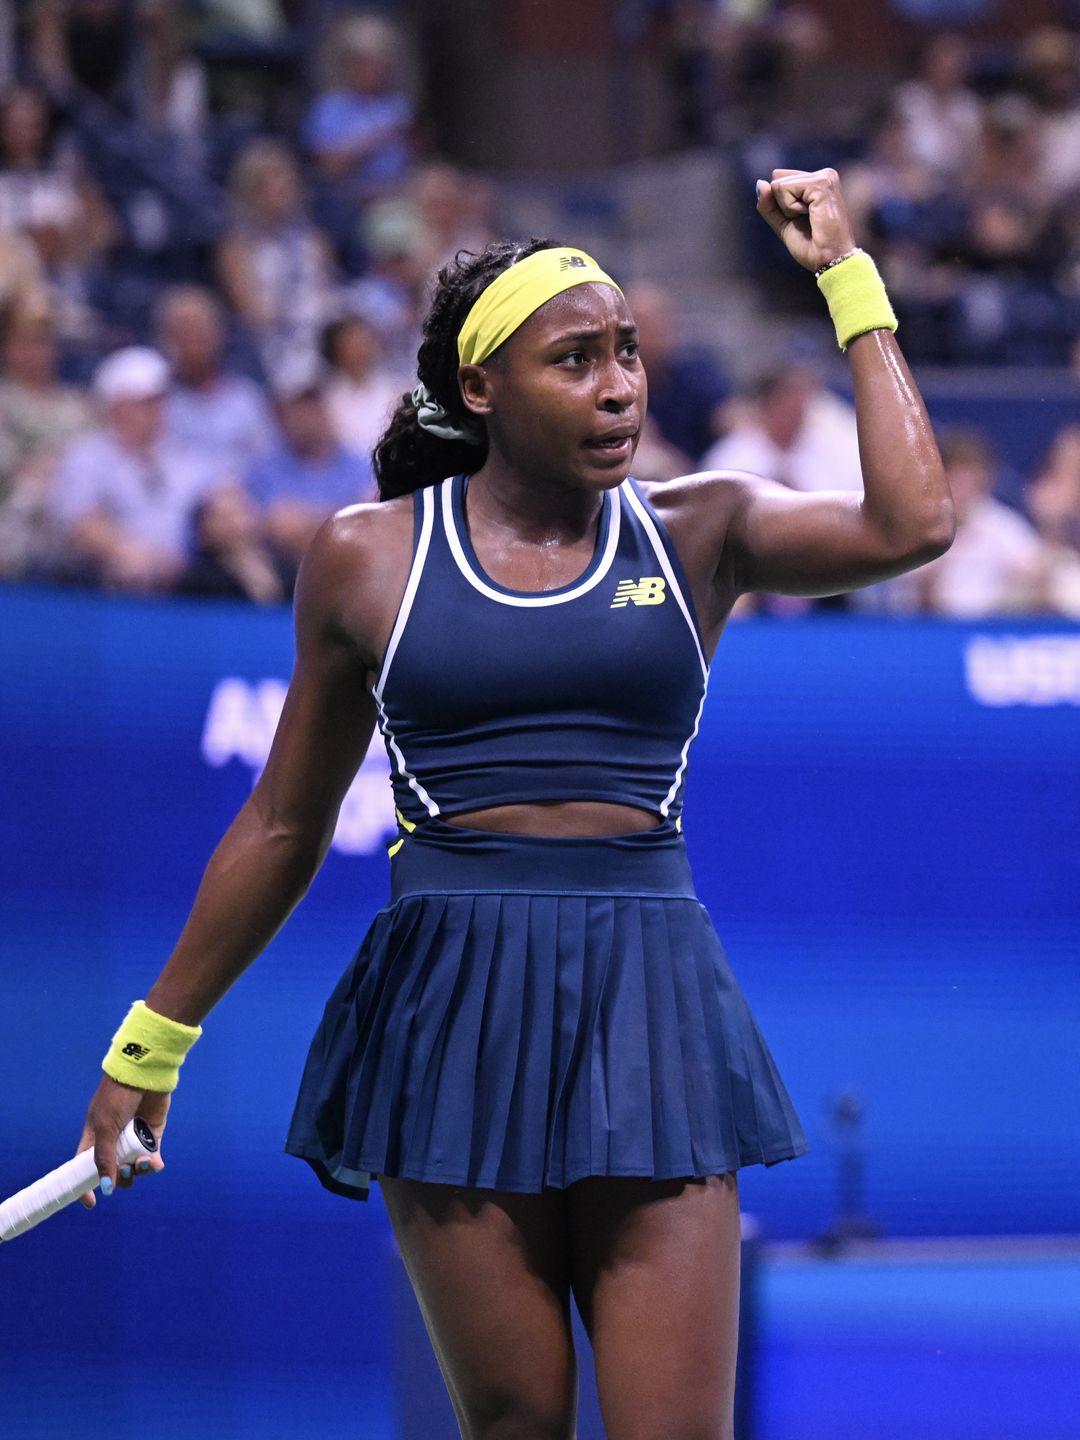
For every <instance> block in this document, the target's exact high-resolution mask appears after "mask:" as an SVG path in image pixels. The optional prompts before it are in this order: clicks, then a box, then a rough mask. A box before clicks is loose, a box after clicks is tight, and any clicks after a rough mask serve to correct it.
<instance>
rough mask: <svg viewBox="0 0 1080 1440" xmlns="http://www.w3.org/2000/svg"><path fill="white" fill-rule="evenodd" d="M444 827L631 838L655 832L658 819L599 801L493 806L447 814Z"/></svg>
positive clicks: (629, 808) (521, 833) (516, 833)
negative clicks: (645, 831) (642, 833)
mask: <svg viewBox="0 0 1080 1440" xmlns="http://www.w3.org/2000/svg"><path fill="white" fill-rule="evenodd" d="M446 822H447V824H448V825H461V826H463V827H465V828H467V829H469V830H493V831H495V832H497V833H498V834H501V835H567V836H574V835H576V836H591V835H635V834H637V833H638V832H640V831H642V830H655V829H656V827H657V826H658V825H659V824H660V820H659V817H658V816H656V815H654V814H652V813H651V812H650V811H648V810H636V809H634V808H633V807H632V806H630V805H611V804H608V803H607V801H603V800H553V801H549V802H548V803H547V804H543V805H495V806H492V807H491V808H490V809H487V810H470V811H468V812H467V813H465V814H463V815H447V816H446Z"/></svg>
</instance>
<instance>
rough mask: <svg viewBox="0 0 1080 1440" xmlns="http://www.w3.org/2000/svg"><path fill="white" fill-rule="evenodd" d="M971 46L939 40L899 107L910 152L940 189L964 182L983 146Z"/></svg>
mask: <svg viewBox="0 0 1080 1440" xmlns="http://www.w3.org/2000/svg"><path fill="white" fill-rule="evenodd" d="M970 70H971V48H970V46H969V45H968V43H967V41H966V40H964V39H962V38H961V37H960V36H959V35H953V34H944V35H938V36H935V38H934V39H932V40H931V41H930V42H929V43H928V44H927V45H926V47H925V48H924V49H923V52H922V54H921V56H920V57H919V65H918V69H917V71H916V74H915V77H914V78H913V79H912V80H909V81H908V82H907V83H906V84H904V85H901V86H900V88H899V90H898V91H897V92H896V96H895V100H894V108H895V112H896V115H897V118H898V121H899V125H900V128H901V132H902V137H903V144H904V148H905V150H906V153H907V154H908V155H909V156H910V158H911V160H912V162H913V163H914V164H915V165H916V166H918V167H919V169H920V170H921V172H922V173H923V174H925V175H926V176H927V177H928V178H929V179H930V181H931V182H932V183H933V185H934V186H935V188H944V187H945V186H947V185H952V184H955V183H958V182H959V183H963V182H964V181H965V179H966V178H967V176H968V174H969V172H970V167H971V164H972V161H973V160H974V158H975V152H976V150H977V148H978V145H979V132H980V128H981V114H980V109H979V102H978V99H977V98H976V96H975V94H974V92H973V91H972V90H971V89H970V88H969V86H968V76H969V73H970Z"/></svg>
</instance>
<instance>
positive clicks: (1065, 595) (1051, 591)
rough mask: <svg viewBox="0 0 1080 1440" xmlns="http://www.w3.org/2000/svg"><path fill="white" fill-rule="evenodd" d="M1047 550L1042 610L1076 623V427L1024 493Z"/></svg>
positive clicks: (1079, 488)
mask: <svg viewBox="0 0 1080 1440" xmlns="http://www.w3.org/2000/svg"><path fill="white" fill-rule="evenodd" d="M1024 501H1025V504H1026V506H1027V511H1028V514H1029V515H1030V516H1031V518H1032V520H1033V521H1034V523H1035V528H1036V529H1037V530H1038V532H1039V535H1040V536H1041V538H1042V541H1043V544H1044V545H1045V546H1046V549H1047V552H1048V560H1049V563H1048V568H1047V574H1046V579H1045V590H1044V597H1043V598H1044V601H1045V607H1046V608H1047V609H1049V610H1053V611H1056V612H1058V613H1059V614H1062V615H1069V616H1072V617H1073V618H1074V619H1080V425H1067V426H1066V427H1065V428H1064V429H1063V430H1062V431H1061V432H1060V433H1059V434H1058V436H1057V437H1056V439H1055V440H1054V443H1053V445H1052V446H1051V447H1050V453H1049V455H1048V456H1047V458H1046V463H1045V464H1044V466H1043V468H1042V470H1041V471H1040V472H1039V474H1038V475H1037V476H1036V477H1035V479H1034V480H1033V481H1032V482H1031V484H1030V485H1028V487H1027V489H1026V490H1025V492H1024Z"/></svg>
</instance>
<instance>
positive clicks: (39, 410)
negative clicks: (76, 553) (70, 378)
mask: <svg viewBox="0 0 1080 1440" xmlns="http://www.w3.org/2000/svg"><path fill="white" fill-rule="evenodd" d="M0 366H2V369H0V575H3V576H5V577H8V578H10V577H12V576H20V575H32V574H35V573H37V572H39V571H43V570H47V569H49V568H50V567H51V566H52V564H53V563H54V561H55V559H56V554H55V550H56V545H55V541H56V532H55V527H54V526H53V525H52V523H51V518H50V513H49V505H48V497H49V492H50V487H51V485H52V481H53V475H54V472H55V466H56V457H57V455H58V453H59V452H60V450H62V449H63V447H64V446H65V445H66V444H67V442H68V441H69V440H71V439H72V437H73V436H75V435H77V434H78V433H79V431H80V430H84V429H86V428H87V426H88V425H89V424H90V407H89V405H88V404H87V402H86V400H85V398H84V397H83V395H82V394H81V392H80V391H78V390H75V389H73V388H71V387H70V386H67V385H60V384H58V383H57V380H56V344H55V341H54V338H53V325H52V315H51V313H50V310H49V306H48V301H47V299H46V297H45V296H43V295H42V294H41V293H40V292H36V293H35V292H26V293H24V295H23V296H22V297H21V298H16V299H15V300H14V301H13V302H12V304H11V305H10V307H9V308H8V309H7V311H6V312H5V313H4V315H3V319H2V322H0Z"/></svg>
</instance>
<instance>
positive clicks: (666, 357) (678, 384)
mask: <svg viewBox="0 0 1080 1440" xmlns="http://www.w3.org/2000/svg"><path fill="white" fill-rule="evenodd" d="M626 297H627V303H628V304H629V306H630V309H631V310H632V311H633V315H634V319H635V320H636V321H637V325H638V334H639V336H640V341H641V358H642V361H643V363H644V365H645V370H646V373H647V374H648V377H649V418H650V420H651V421H652V422H653V423H654V425H655V427H656V429H657V430H658V431H659V436H660V439H662V440H663V441H664V442H665V443H666V444H667V445H668V446H673V447H674V448H675V449H676V450H678V451H681V453H682V454H683V455H684V456H686V457H687V460H688V462H689V464H688V468H690V469H692V468H693V467H694V466H695V465H697V463H698V462H699V461H700V460H701V458H702V456H703V455H704V454H705V451H706V450H707V449H708V448H709V446H710V445H711V444H712V443H713V442H714V440H715V439H716V437H717V435H719V434H720V432H721V429H722V427H723V420H722V406H723V404H724V401H725V400H726V399H727V397H728V394H729V390H730V387H729V386H728V384H727V381H726V380H725V378H724V374H723V372H722V371H721V369H720V366H719V365H718V364H717V361H716V359H715V358H714V356H713V355H712V354H711V352H710V351H708V350H706V349H705V347H704V346H698V345H687V344H685V343H684V342H683V341H682V340H681V338H680V336H679V327H678V322H677V320H676V317H675V304H674V301H673V299H672V296H671V294H670V293H669V292H668V291H667V290H665V289H664V288H663V287H662V286H660V285H655V284H653V283H651V282H649V281H639V282H638V283H637V284H635V285H631V286H630V287H629V288H628V289H627V292H626Z"/></svg>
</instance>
